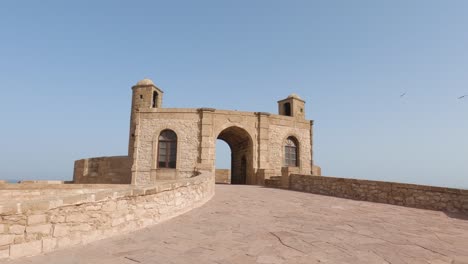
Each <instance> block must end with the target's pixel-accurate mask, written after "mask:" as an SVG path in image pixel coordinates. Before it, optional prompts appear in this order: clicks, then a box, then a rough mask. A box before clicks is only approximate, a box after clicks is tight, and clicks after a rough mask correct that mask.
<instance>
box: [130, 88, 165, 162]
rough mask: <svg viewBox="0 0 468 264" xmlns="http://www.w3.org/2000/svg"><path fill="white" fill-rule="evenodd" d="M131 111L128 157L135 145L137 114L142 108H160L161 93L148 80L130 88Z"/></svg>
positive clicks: (131, 155)
mask: <svg viewBox="0 0 468 264" xmlns="http://www.w3.org/2000/svg"><path fill="white" fill-rule="evenodd" d="M132 91H133V94H132V111H131V115H130V135H129V141H128V142H129V143H128V156H129V157H133V152H134V143H135V129H136V124H137V118H138V114H137V113H138V112H139V110H140V109H143V108H146V109H148V108H160V107H162V102H163V93H164V92H163V91H162V90H161V89H159V88H158V87H157V86H156V85H155V84H154V83H153V81H151V80H150V79H143V80H141V81H139V82H137V84H136V85H134V86H133V87H132Z"/></svg>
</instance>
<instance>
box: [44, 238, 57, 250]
mask: <svg viewBox="0 0 468 264" xmlns="http://www.w3.org/2000/svg"><path fill="white" fill-rule="evenodd" d="M56 248H57V239H56V238H44V239H43V240H42V252H44V253H48V252H52V251H54V250H55V249H56Z"/></svg>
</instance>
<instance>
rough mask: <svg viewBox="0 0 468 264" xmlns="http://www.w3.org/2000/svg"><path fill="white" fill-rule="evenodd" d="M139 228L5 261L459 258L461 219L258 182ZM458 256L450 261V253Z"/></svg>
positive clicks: (111, 263) (467, 235)
mask: <svg viewBox="0 0 468 264" xmlns="http://www.w3.org/2000/svg"><path fill="white" fill-rule="evenodd" d="M216 192H217V193H216V196H215V197H214V198H213V200H211V201H210V202H209V203H207V204H206V205H205V206H203V207H201V208H198V209H195V210H194V211H192V212H189V213H187V214H184V215H182V216H179V217H177V218H175V219H172V220H169V221H167V222H164V223H162V224H160V225H156V226H154V227H151V228H147V229H144V230H141V231H137V232H134V233H131V234H129V235H123V236H120V237H115V238H111V239H107V240H102V241H98V242H95V243H92V244H89V245H86V246H81V247H74V248H70V249H65V250H61V251H57V252H53V253H51V254H48V255H43V256H37V257H33V258H26V259H19V260H16V261H12V262H9V263H11V264H13V263H14V264H20V263H21V264H24V263H44V264H46V263H47V264H55V263H57V264H71V263H73V264H75V263H76V264H78V263H80V264H84V263H86V264H88V263H89V264H91V263H92V264H120V263H121V264H136V263H148V264H149V263H151V264H153V263H155V264H166V263H197V264H198V263H201V264H205V263H221V264H229V263H239V264H248V263H265V264H266V263H303V264H306V263H307V264H311V263H359V264H362V263H392V264H397V263H411V264H413V263H426V264H427V263H433V264H436V263H437V264H439V263H465V262H464V261H463V259H464V260H465V261H466V260H467V259H468V220H463V219H460V218H454V217H453V216H452V217H450V216H447V215H446V214H444V213H442V212H434V211H426V210H418V209H411V208H405V207H398V206H392V205H385V204H376V203H369V202H359V201H352V200H345V199H339V198H333V197H327V196H320V195H313V194H307V193H300V192H294V191H287V190H279V189H268V188H262V187H258V186H230V185H218V186H217V188H216ZM455 258H457V259H461V260H462V261H455V262H454V261H453V259H455Z"/></svg>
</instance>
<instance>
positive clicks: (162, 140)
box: [158, 130, 177, 168]
mask: <svg viewBox="0 0 468 264" xmlns="http://www.w3.org/2000/svg"><path fill="white" fill-rule="evenodd" d="M176 160H177V135H176V133H174V131H172V130H164V131H162V132H161V134H160V135H159V144H158V168H175V167H176Z"/></svg>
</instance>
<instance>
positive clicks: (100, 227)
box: [0, 173, 214, 258]
mask: <svg viewBox="0 0 468 264" xmlns="http://www.w3.org/2000/svg"><path fill="white" fill-rule="evenodd" d="M64 188H65V189H66V187H65V186H64ZM111 190H112V191H109V190H99V189H98V190H97V191H96V192H95V193H92V192H90V190H89V189H82V190H81V192H83V193H84V194H83V193H82V194H79V196H80V200H81V201H85V202H83V203H78V204H76V203H75V202H74V199H63V201H68V202H70V203H71V204H65V203H63V204H61V205H59V206H54V207H50V208H49V207H47V208H45V207H44V208H43V210H42V211H38V212H35V213H34V214H33V215H29V213H30V212H31V211H29V210H28V211H26V212H24V213H23V214H18V213H15V214H0V220H1V221H0V228H1V230H0V231H1V232H0V254H1V255H2V256H3V255H5V256H6V255H7V253H6V252H7V251H6V250H7V249H8V250H9V251H8V254H9V255H10V258H17V257H21V256H30V255H35V254H39V253H41V252H50V251H53V250H55V249H58V248H63V247H68V246H73V245H78V244H82V243H89V242H92V241H95V240H99V239H102V238H106V237H109V236H114V235H118V234H122V233H126V232H130V231H134V230H137V229H140V228H144V227H147V226H149V225H152V224H155V223H158V222H160V221H162V220H163V219H169V218H171V217H174V216H176V215H179V214H182V213H185V212H187V211H189V210H191V209H192V208H195V207H197V206H200V205H201V204H203V203H205V202H206V201H208V200H209V199H210V198H211V197H212V196H213V195H214V175H212V174H211V173H202V174H201V175H199V176H197V177H192V178H188V179H180V180H178V181H177V182H172V183H169V184H163V185H162V188H158V186H157V185H156V186H155V185H153V186H147V187H144V188H140V187H135V186H130V185H127V186H125V188H122V187H120V189H119V188H115V189H114V188H111ZM133 190H136V192H134V191H133ZM146 190H149V191H148V192H146ZM100 192H104V193H105V195H101V196H102V197H103V199H100V200H98V201H95V200H94V199H93V197H94V198H95V197H96V196H98V195H97V194H99V193H100ZM109 193H111V195H108V194H109ZM134 193H138V194H139V195H137V196H135V195H134ZM40 194H42V191H41V192H37V195H40ZM75 194H76V193H74V194H73V195H75ZM34 195H36V194H34ZM51 199H57V197H56V196H54V197H51ZM38 202H39V203H41V204H45V203H47V202H48V201H47V200H42V201H38ZM28 203H29V204H30V206H29V208H33V207H35V205H34V201H28ZM147 205H149V206H147ZM143 208H146V209H143ZM6 232H8V233H6Z"/></svg>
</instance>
